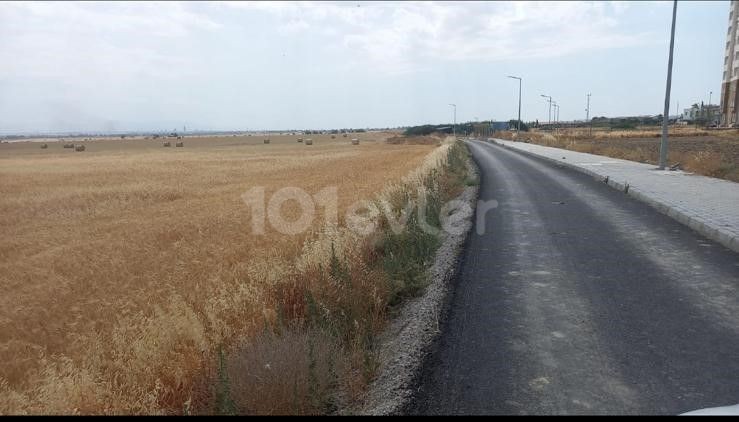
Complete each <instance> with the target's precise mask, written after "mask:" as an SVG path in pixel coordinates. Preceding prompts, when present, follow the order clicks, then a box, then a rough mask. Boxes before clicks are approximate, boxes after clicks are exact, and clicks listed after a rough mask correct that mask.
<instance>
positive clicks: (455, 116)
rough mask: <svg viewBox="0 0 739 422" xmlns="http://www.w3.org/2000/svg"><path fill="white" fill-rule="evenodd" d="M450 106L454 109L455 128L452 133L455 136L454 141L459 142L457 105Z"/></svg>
mask: <svg viewBox="0 0 739 422" xmlns="http://www.w3.org/2000/svg"><path fill="white" fill-rule="evenodd" d="M449 105H450V106H452V107H454V126H452V133H453V134H454V140H455V141H456V140H457V105H456V104H449Z"/></svg>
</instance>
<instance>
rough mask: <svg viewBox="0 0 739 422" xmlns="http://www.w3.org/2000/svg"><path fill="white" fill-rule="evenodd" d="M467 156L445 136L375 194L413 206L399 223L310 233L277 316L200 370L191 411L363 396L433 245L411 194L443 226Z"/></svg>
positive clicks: (290, 408) (313, 404) (396, 209)
mask: <svg viewBox="0 0 739 422" xmlns="http://www.w3.org/2000/svg"><path fill="white" fill-rule="evenodd" d="M465 157H466V147H464V145H463V144H461V143H454V144H450V143H446V144H444V145H442V146H441V147H439V148H438V149H436V150H435V151H434V152H432V153H431V154H430V155H429V156H428V157H427V160H426V161H425V163H424V164H423V165H422V166H421V167H419V168H418V169H417V170H416V171H414V172H413V174H411V175H410V176H408V177H407V178H405V180H404V181H403V182H402V183H399V184H395V185H392V186H390V187H388V188H387V189H385V190H384V191H383V192H381V193H380V194H379V195H378V196H377V198H376V200H375V202H376V204H377V207H378V208H382V205H381V202H380V201H386V203H387V204H389V205H390V208H391V209H392V211H393V214H394V215H395V216H396V217H400V216H401V214H402V212H403V210H406V211H409V212H408V213H407V214H405V216H406V217H407V220H406V226H405V229H404V230H402V231H400V232H397V233H396V232H394V231H393V230H392V229H391V227H390V223H389V221H388V220H387V219H383V218H379V219H377V220H376V221H377V223H378V224H379V230H376V231H373V232H372V233H369V234H368V235H366V236H363V235H358V234H356V233H354V232H350V231H348V230H345V229H339V230H338V231H331V230H327V231H324V232H322V234H321V235H319V237H318V238H316V239H311V240H309V241H308V242H307V243H306V247H305V249H304V251H305V252H304V254H303V255H302V256H300V257H299V258H298V259H297V260H296V263H295V268H296V269H297V271H296V272H294V273H293V274H291V275H290V277H289V278H286V279H284V280H281V281H280V282H278V283H276V284H275V285H274V286H273V290H272V297H274V298H275V300H276V315H275V318H274V319H273V320H272V321H271V322H270V323H269V324H267V325H266V326H265V328H264V330H263V331H262V332H261V333H258V334H256V335H255V336H252V337H250V338H244V339H243V341H241V342H239V343H237V344H236V345H234V347H232V348H231V349H230V350H229V351H228V352H227V353H226V358H225V364H224V365H223V366H222V367H221V369H220V370H218V371H214V370H211V372H210V374H208V375H207V376H205V377H203V378H202V381H203V384H202V388H201V389H200V390H199V391H198V393H199V395H198V399H197V401H198V402H199V405H198V408H197V410H196V413H200V412H203V413H211V412H214V413H226V414H228V413H235V414H240V413H249V414H324V413H333V412H336V411H337V410H338V409H340V408H343V407H345V406H347V405H348V404H350V403H352V402H354V401H355V400H358V399H360V398H361V395H362V393H363V392H364V391H365V388H366V387H367V385H368V384H369V382H370V381H371V380H372V379H373V377H374V375H375V372H376V370H377V369H378V367H379V365H380V362H379V361H378V355H377V351H376V340H375V339H376V336H377V335H378V334H379V333H380V332H381V330H382V329H383V328H384V326H385V323H386V322H387V319H388V318H389V315H390V314H392V309H393V307H395V306H397V305H399V304H401V303H402V302H403V300H404V299H407V298H409V297H413V296H416V295H418V294H419V293H421V292H422V290H423V288H424V287H425V286H426V284H427V283H428V279H427V269H428V267H429V266H430V264H431V260H432V259H433V256H434V252H435V250H436V248H437V247H438V246H439V240H440V238H439V235H437V234H431V233H428V232H427V231H425V230H423V229H422V227H421V224H422V222H421V221H420V216H419V208H410V207H408V204H409V203H410V202H416V201H418V199H419V198H418V195H419V192H420V193H422V195H424V196H425V199H426V201H425V207H424V211H425V214H426V215H427V216H428V217H429V218H428V219H427V222H428V224H430V225H431V226H432V227H433V228H434V229H436V230H439V229H440V228H441V226H440V221H439V218H438V215H439V212H440V210H441V206H442V204H443V203H444V202H445V201H447V200H449V199H452V198H453V197H456V196H457V195H458V194H459V193H461V191H462V189H463V188H464V183H465V181H466V180H467V174H466V173H467V171H466V165H465V160H466V158H465ZM416 203H417V202H416ZM329 233H330V234H329ZM226 392H227V393H226ZM226 395H227V396H228V397H227V398H224V397H225V396H226ZM213 404H215V406H216V407H210V406H212V405H213Z"/></svg>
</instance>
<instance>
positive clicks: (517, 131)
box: [508, 76, 521, 136]
mask: <svg viewBox="0 0 739 422" xmlns="http://www.w3.org/2000/svg"><path fill="white" fill-rule="evenodd" d="M508 77H509V78H511V79H518V123H516V136H518V134H519V132H521V78H519V77H518V76H508Z"/></svg>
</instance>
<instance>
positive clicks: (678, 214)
mask: <svg viewBox="0 0 739 422" xmlns="http://www.w3.org/2000/svg"><path fill="white" fill-rule="evenodd" d="M498 141H499V140H498V139H493V140H492V142H493V143H494V144H496V145H499V146H501V147H503V148H507V149H509V150H511V151H516V152H518V153H521V154H524V155H527V156H530V157H535V158H538V159H542V160H545V161H548V162H551V163H554V164H557V165H560V166H564V167H567V168H570V169H572V170H575V171H578V172H580V173H584V174H587V175H589V176H591V177H592V178H594V179H597V180H599V181H603V180H604V177H605V175H602V174H599V173H597V172H595V171H593V170H591V169H589V168H586V167H583V166H578V165H576V164H572V163H568V162H566V161H561V160H557V159H554V158H551V157H547V156H544V155H539V154H537V153H535V152H531V151H525V150H522V149H518V148H513V147H511V146H508V145H505V144H503V143H501V142H498ZM608 186H610V187H612V188H614V189H617V190H619V191H621V192H624V191H625V189H626V186H627V183H625V182H618V181H616V180H613V178H612V177H608ZM625 193H626V195H628V196H630V197H632V198H634V199H636V200H638V201H641V202H644V203H646V204H647V205H649V206H651V207H652V208H654V209H656V210H657V211H659V212H660V213H662V214H664V215H666V216H668V217H670V218H672V219H674V220H676V221H678V222H679V223H681V224H684V225H686V226H688V227H690V228H691V229H693V230H695V231H696V232H698V233H700V234H701V235H703V236H705V237H707V238H709V239H711V240H713V241H715V242H718V243H720V244H721V245H723V246H725V247H727V248H729V249H731V250H732V251H734V252H739V236H736V235H733V234H731V233H727V232H725V231H721V229H720V228H719V227H716V226H714V225H712V224H710V223H707V222H705V221H702V220H701V219H700V218H698V217H696V216H695V215H691V214H690V213H688V212H686V211H684V210H682V209H680V208H678V207H677V206H675V205H673V204H669V203H666V202H663V201H660V200H659V199H656V198H653V197H651V196H650V195H649V194H648V193H647V192H643V191H641V190H639V189H638V188H634V187H631V186H629V189H628V191H626V192H625Z"/></svg>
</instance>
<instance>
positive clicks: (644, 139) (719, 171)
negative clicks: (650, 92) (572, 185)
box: [495, 126, 739, 182]
mask: <svg viewBox="0 0 739 422" xmlns="http://www.w3.org/2000/svg"><path fill="white" fill-rule="evenodd" d="M514 135H515V134H514V133H513V132H510V131H506V132H498V133H496V134H495V137H498V138H502V139H509V140H513V139H516V138H515V137H514ZM661 136H662V131H661V128H659V127H636V128H634V129H615V130H614V129H604V128H594V129H593V130H592V134H591V132H590V131H589V129H588V128H573V129H559V130H556V131H542V130H536V129H535V130H530V131H528V132H522V133H521V134H520V135H519V136H518V138H517V140H519V141H526V142H532V143H535V144H539V145H545V146H550V147H556V148H564V149H569V150H573V151H578V152H586V153H590V154H598V155H605V156H608V157H613V158H622V159H625V160H631V161H638V162H642V163H649V164H655V165H656V164H657V163H658V161H659V143H660V137H661ZM669 137H670V151H669V164H670V165H675V164H678V163H679V164H680V166H681V167H682V168H683V169H684V170H686V171H690V172H694V173H697V174H701V175H704V176H710V177H717V178H721V179H726V180H731V181H734V182H739V165H738V163H739V130H706V129H702V128H695V127H691V126H671V127H670V130H669Z"/></svg>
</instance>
